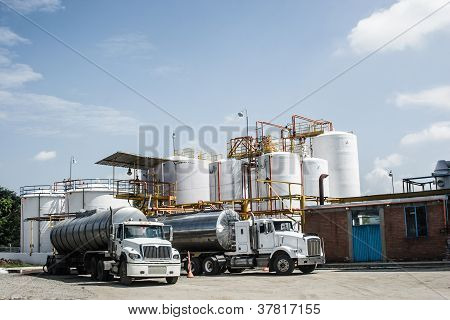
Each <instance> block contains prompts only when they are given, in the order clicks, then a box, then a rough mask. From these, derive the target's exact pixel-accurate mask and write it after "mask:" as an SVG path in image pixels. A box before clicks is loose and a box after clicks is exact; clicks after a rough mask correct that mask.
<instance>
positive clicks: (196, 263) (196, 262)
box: [184, 258, 203, 276]
mask: <svg viewBox="0 0 450 320" xmlns="http://www.w3.org/2000/svg"><path fill="white" fill-rule="evenodd" d="M184 270H186V272H188V261H187V260H186V261H185V262H184ZM191 271H192V274H193V275H194V276H199V275H201V274H202V273H203V270H202V264H201V263H200V259H199V258H192V259H191Z"/></svg>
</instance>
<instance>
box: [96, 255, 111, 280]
mask: <svg viewBox="0 0 450 320" xmlns="http://www.w3.org/2000/svg"><path fill="white" fill-rule="evenodd" d="M109 279H110V276H109V270H105V264H104V263H103V260H98V262H97V280H98V281H109Z"/></svg>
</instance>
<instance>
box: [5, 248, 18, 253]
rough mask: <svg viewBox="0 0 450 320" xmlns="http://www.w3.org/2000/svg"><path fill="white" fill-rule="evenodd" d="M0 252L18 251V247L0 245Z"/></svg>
mask: <svg viewBox="0 0 450 320" xmlns="http://www.w3.org/2000/svg"><path fill="white" fill-rule="evenodd" d="M0 252H11V253H19V252H20V247H0Z"/></svg>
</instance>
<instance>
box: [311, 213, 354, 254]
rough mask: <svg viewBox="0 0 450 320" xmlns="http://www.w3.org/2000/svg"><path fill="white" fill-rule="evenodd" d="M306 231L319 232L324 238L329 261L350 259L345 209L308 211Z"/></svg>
mask: <svg viewBox="0 0 450 320" xmlns="http://www.w3.org/2000/svg"><path fill="white" fill-rule="evenodd" d="M304 232H305V233H317V234H319V236H320V237H321V238H322V239H323V241H324V243H325V255H326V259H327V262H346V261H349V260H350V257H349V249H348V238H349V237H348V233H347V213H346V211H345V210H344V209H333V210H321V211H316V212H311V213H306V216H305V229H304Z"/></svg>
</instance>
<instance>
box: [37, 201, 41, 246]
mask: <svg viewBox="0 0 450 320" xmlns="http://www.w3.org/2000/svg"><path fill="white" fill-rule="evenodd" d="M38 217H39V218H40V217H41V195H40V194H39V196H38ZM37 236H38V252H41V220H40V219H39V220H38V232H37Z"/></svg>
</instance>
